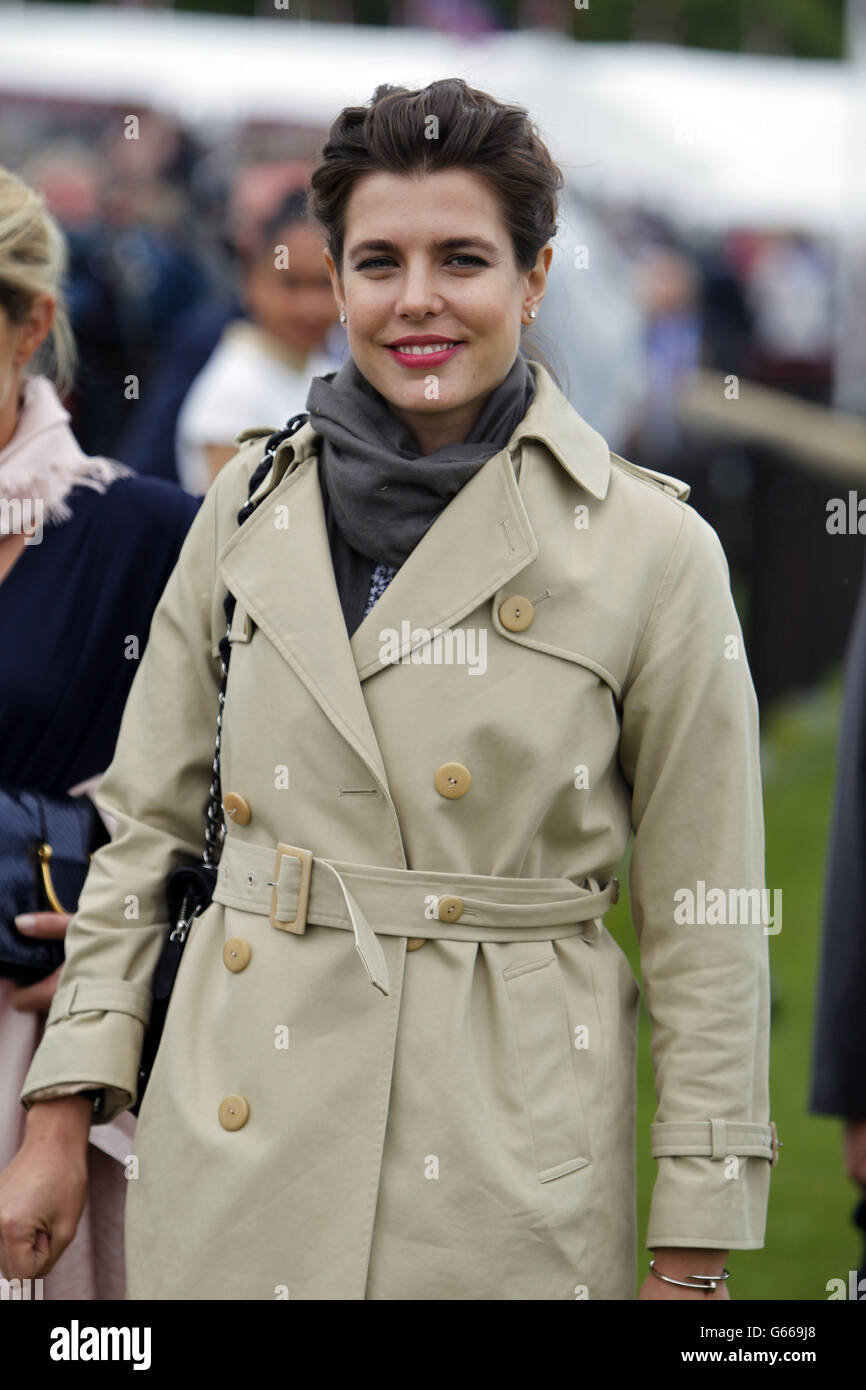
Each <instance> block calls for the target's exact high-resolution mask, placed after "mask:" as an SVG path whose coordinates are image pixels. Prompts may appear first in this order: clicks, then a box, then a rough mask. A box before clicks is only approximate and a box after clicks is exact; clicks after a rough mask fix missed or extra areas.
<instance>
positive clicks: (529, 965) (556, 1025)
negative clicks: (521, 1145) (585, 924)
mask: <svg viewBox="0 0 866 1390" xmlns="http://www.w3.org/2000/svg"><path fill="white" fill-rule="evenodd" d="M502 974H503V978H504V980H505V985H506V990H507V993H508V999H509V1003H510V1006H511V1013H512V1017H513V1019H514V1027H515V1035H516V1039H517V1051H518V1055H519V1059H520V1068H521V1072H522V1079H523V1087H524V1094H525V1099H526V1109H527V1113H528V1116H529V1123H530V1127H531V1130H532V1143H533V1147H534V1150H535V1163H536V1167H537V1169H538V1176H539V1179H540V1181H541V1182H550V1181H551V1180H552V1179H553V1178H560V1177H563V1176H564V1175H565V1174H566V1173H572V1172H574V1171H575V1170H576V1169H578V1168H585V1167H586V1165H587V1164H588V1163H589V1162H590V1160H591V1158H592V1153H591V1150H590V1146H589V1130H588V1128H587V1124H586V1119H585V1117H584V1112H583V1105H582V1103H581V1098H580V1093H579V1091H578V1088H577V1078H576V1076H575V1073H574V1063H573V1062H572V1060H571V1036H570V1033H569V1025H568V1014H567V1011H566V1006H565V990H564V988H563V984H562V980H561V979H560V975H559V969H558V966H557V962H556V956H555V955H554V954H553V948H552V947H551V949H550V954H549V955H546V956H544V957H542V958H541V959H539V960H532V961H525V962H523V963H522V964H520V965H512V966H509V967H508V968H507V969H505V970H503V972H502Z"/></svg>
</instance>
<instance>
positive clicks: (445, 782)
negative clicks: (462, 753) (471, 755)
mask: <svg viewBox="0 0 866 1390" xmlns="http://www.w3.org/2000/svg"><path fill="white" fill-rule="evenodd" d="M433 785H434V787H435V788H436V790H437V792H438V793H439V795H440V796H447V797H449V798H452V797H456V796H465V795H466V793H467V792H468V790H469V788H470V786H471V785H472V773H471V772H470V771H469V768H468V767H464V766H463V764H462V763H443V764H442V766H441V767H437V769H436V771H435V772H434V774H433Z"/></svg>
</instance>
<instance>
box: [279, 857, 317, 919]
mask: <svg viewBox="0 0 866 1390" xmlns="http://www.w3.org/2000/svg"><path fill="white" fill-rule="evenodd" d="M284 854H291V855H292V856H293V857H294V858H295V859H299V860H300V861H301V882H300V884H299V885H298V913H297V916H296V917H295V918H294V920H293V921H291V922H279V921H277V885H278V883H279V881H280V861H281V859H282V857H283V855H284ZM312 872H313V853H312V850H309V849H298V848H297V847H296V846H295V845H277V862H276V864H275V865H274V881H273V891H272V893H271V915H270V922H271V926H272V927H276V929H277V931H290V932H294V933H295V935H296V936H303V934H304V932H305V931H306V930H307V903H308V902H309V900H310V875H311V874H312Z"/></svg>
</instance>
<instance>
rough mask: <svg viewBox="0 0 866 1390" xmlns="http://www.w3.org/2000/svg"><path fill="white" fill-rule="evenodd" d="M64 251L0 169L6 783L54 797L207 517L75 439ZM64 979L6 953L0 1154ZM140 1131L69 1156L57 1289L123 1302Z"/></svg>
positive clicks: (93, 754) (103, 729)
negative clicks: (131, 1180)
mask: <svg viewBox="0 0 866 1390" xmlns="http://www.w3.org/2000/svg"><path fill="white" fill-rule="evenodd" d="M65 257H66V250H65V244H64V239H63V236H62V233H61V232H60V230H59V228H58V226H57V224H56V223H55V221H54V219H53V218H52V217H51V216H50V215H49V213H48V212H47V210H46V208H45V205H44V202H43V200H42V199H41V198H40V197H39V196H38V194H37V193H36V192H35V191H34V190H33V189H32V188H30V187H28V185H27V184H25V183H24V182H22V180H21V179H19V178H17V177H16V176H15V175H14V174H13V173H11V172H10V171H9V170H8V169H3V168H0V785H2V787H3V788H4V789H9V790H12V789H15V790H22V789H24V790H29V791H36V792H39V793H41V794H42V795H44V796H47V797H59V798H63V797H67V796H89V795H90V794H91V793H92V792H93V791H94V790H95V788H96V786H97V785H98V782H99V777H100V775H101V773H102V771H103V770H104V769H105V768H106V767H107V766H108V764H109V763H110V761H111V758H112V755H113V751H114V745H115V740H116V737H117V732H118V728H119V726H120V719H121V715H122V713H123V707H124V703H125V701H126V696H127V694H128V691H129V687H130V684H131V682H132V678H133V676H134V674H135V671H136V670H137V668H138V659H139V657H140V654H141V651H142V650H143V649H144V646H145V643H146V641H147V634H148V629H149V626H150V618H151V615H152V612H153V609H154V606H155V604H156V601H157V599H158V598H159V596H160V593H161V591H162V588H163V586H164V584H165V582H166V580H167V578H168V576H169V574H170V572H171V570H172V567H173V566H174V563H175V561H176V559H177V555H178V552H179V550H180V546H181V544H182V542H183V539H184V536H185V534H186V531H187V529H188V527H189V524H190V522H191V521H192V518H193V516H194V515H195V512H196V510H197V502H196V500H194V499H192V498H190V497H188V496H187V495H186V493H184V492H182V491H181V490H180V489H179V488H176V487H172V486H170V485H169V484H167V483H161V482H154V481H152V480H146V479H140V478H138V477H136V476H135V475H134V474H133V473H132V471H131V470H130V469H128V468H125V467H123V465H121V464H118V463H116V462H114V461H112V460H108V459H100V458H88V457H87V456H86V455H84V454H83V453H82V451H81V449H80V448H79V447H78V444H77V443H76V440H75V436H74V435H73V433H72V430H71V429H70V427H69V416H68V414H67V412H66V411H65V410H64V408H63V406H62V404H61V400H60V397H59V395H58V390H57V387H58V386H59V387H60V389H61V390H63V389H64V388H65V387H66V386H67V385H68V384H69V383H70V381H71V379H72V373H73V369H74V355H75V354H74V344H73V341H72V336H71V333H70V330H69V325H68V321H67V316H66V310H65V306H64V302H63V295H62V289H61V282H62V278H63V273H64V266H65ZM30 509H32V510H30ZM31 519H32V523H33V524H31ZM22 520H23V521H24V523H25V524H21V523H22ZM27 525H29V526H30V533H29V534H28V532H27V530H26V529H25V527H26V526H27ZM93 820H94V832H95V843H97V844H98V843H104V842H105V841H106V840H107V839H108V832H109V831H110V830H111V829H112V828H113V821H112V818H111V817H110V816H107V817H104V821H105V825H104V827H101V826H100V824H99V818H98V817H97V815H96V811H95V810H94V815H93ZM2 838H3V825H2V819H0V840H2ZM4 846H5V841H4ZM4 854H5V848H4ZM63 906H66V904H63ZM69 907H70V909H74V907H75V904H74V903H70V904H69ZM0 910H2V909H0ZM27 915H28V916H32V920H29V921H28V920H25V919H24V918H22V917H19V918H18V919H17V924H16V925H17V930H18V931H19V932H20V933H21V934H22V936H27V935H29V936H31V937H34V938H46V939H49V938H53V939H58V938H62V937H63V934H64V932H65V929H66V926H67V924H68V922H69V920H70V916H69V913H55V912H35V913H33V914H27ZM5 926H6V927H7V928H9V927H10V924H9V923H8V922H7V923H6V924H5ZM58 975H59V970H57V971H54V972H53V974H50V975H47V976H44V977H43V978H41V979H37V980H36V982H34V983H30V984H15V983H13V981H12V979H11V978H10V977H9V975H8V974H5V975H4V964H3V961H2V960H0V1164H6V1163H7V1162H8V1161H9V1160H10V1159H11V1158H12V1156H13V1154H14V1153H15V1152H16V1150H17V1149H18V1148H19V1145H20V1144H21V1142H22V1140H24V1139H25V1136H27V1138H28V1142H37V1143H38V1139H36V1140H34V1136H35V1135H36V1134H37V1131H38V1124H37V1125H36V1126H35V1127H34V1126H33V1125H31V1124H29V1123H27V1124H25V1123H24V1122H25V1120H26V1118H27V1117H26V1116H25V1114H24V1112H23V1110H22V1109H21V1106H20V1103H19V1101H18V1092H19V1090H20V1088H21V1083H22V1081H23V1078H24V1076H25V1074H26V1072H27V1069H28V1068H29V1066H30V1064H31V1060H32V1057H33V1053H34V1051H35V1049H36V1047H37V1045H38V1043H39V1039H40V1038H41V1036H42V1031H43V1028H44V1023H45V1015H46V1014H47V1012H48V1009H49V1008H50V1005H51V1001H52V999H53V997H54V993H55V990H56V986H57V978H58ZM71 1060H72V1064H73V1065H74V1059H71ZM73 1104H74V1105H77V1106H79V1107H80V1105H81V1102H80V1101H78V1102H73ZM46 1110H49V1111H50V1110H51V1107H50V1106H49V1107H46ZM43 1113H44V1112H43ZM54 1113H57V1112H56V1110H55V1111H54ZM88 1128H89V1127H88ZM134 1130H135V1126H134V1121H133V1119H132V1117H131V1116H130V1115H128V1114H124V1115H121V1116H118V1118H117V1119H116V1120H114V1121H113V1122H112V1123H111V1124H109V1125H105V1126H103V1127H101V1128H95V1127H94V1128H93V1129H91V1130H90V1132H89V1134H88V1129H87V1128H85V1129H84V1130H82V1137H83V1140H84V1144H83V1147H82V1146H79V1147H77V1148H75V1149H73V1148H69V1149H68V1150H66V1149H64V1150H63V1151H62V1153H61V1155H60V1156H59V1157H60V1159H61V1161H62V1163H63V1164H64V1165H66V1167H67V1170H68V1171H74V1172H79V1171H80V1172H81V1173H82V1174H86V1176H87V1178H88V1181H89V1198H88V1201H87V1203H86V1205H85V1207H84V1212H83V1217H82V1219H81V1221H80V1223H79V1225H78V1232H77V1235H76V1236H75V1239H74V1240H73V1241H72V1242H71V1244H70V1246H69V1248H68V1249H67V1250H66V1252H65V1254H64V1255H63V1258H62V1259H61V1260H60V1261H59V1262H58V1263H57V1264H56V1266H55V1267H54V1269H53V1270H52V1272H51V1274H50V1276H49V1277H48V1278H47V1279H46V1281H45V1289H44V1296H45V1297H46V1298H122V1297H123V1293H124V1266H123V1209H124V1200H125V1194H126V1186H127V1184H126V1182H125V1179H124V1167H123V1162H124V1159H125V1156H126V1155H127V1153H129V1151H130V1149H131V1147H132V1136H133V1134H134ZM88 1138H89V1140H90V1142H89V1143H88V1142H87V1140H88Z"/></svg>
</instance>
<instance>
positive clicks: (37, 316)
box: [12, 294, 57, 367]
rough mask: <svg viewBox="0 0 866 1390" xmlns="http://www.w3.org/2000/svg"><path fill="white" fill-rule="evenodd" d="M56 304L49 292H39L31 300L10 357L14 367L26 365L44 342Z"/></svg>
mask: <svg viewBox="0 0 866 1390" xmlns="http://www.w3.org/2000/svg"><path fill="white" fill-rule="evenodd" d="M56 305H57V301H56V299H54V298H53V297H52V296H51V295H50V294H39V295H37V296H36V297H35V299H34V300H33V303H32V304H31V306H30V310H29V313H28V315H27V317H26V319H25V320H24V322H23V323H22V324H20V325H19V327H18V341H17V343H16V345H15V356H14V357H13V359H12V360H13V362H14V364H15V366H16V367H24V366H26V364H27V363H28V362H29V361H30V359H31V357H32V356H33V354H34V353H35V352H36V351H37V349H39V348H40V347H41V346H42V344H43V343H44V342H45V339H46V338H47V337H48V334H49V333H50V332H51V325H52V323H53V322H54V310H55V308H56Z"/></svg>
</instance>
